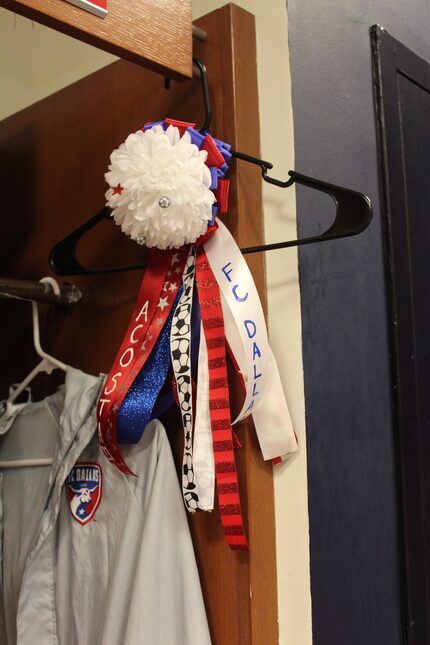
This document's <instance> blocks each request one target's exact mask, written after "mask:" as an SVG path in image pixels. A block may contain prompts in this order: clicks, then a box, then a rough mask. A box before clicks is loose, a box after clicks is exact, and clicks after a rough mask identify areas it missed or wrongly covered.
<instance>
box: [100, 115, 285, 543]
mask: <svg viewBox="0 0 430 645" xmlns="http://www.w3.org/2000/svg"><path fill="white" fill-rule="evenodd" d="M229 150H230V146H229V145H228V144H226V143H224V142H222V141H219V140H218V139H215V138H214V137H212V136H211V135H210V134H209V133H204V134H202V133H200V132H198V131H197V130H196V129H195V125H194V124H191V123H184V122H180V121H174V120H173V119H165V120H164V121H160V122H157V123H149V124H146V125H145V126H144V127H143V128H142V129H141V130H139V131H138V132H135V133H133V134H130V135H129V137H128V138H127V139H126V141H125V142H124V143H122V144H121V145H120V146H119V148H117V149H116V150H114V151H113V153H112V155H111V164H110V166H109V170H108V172H107V173H106V180H107V182H108V184H109V189H108V191H107V193H106V199H107V205H108V206H109V207H110V208H111V211H112V217H113V218H114V220H115V222H116V223H117V224H118V225H119V226H120V227H121V229H122V231H123V232H124V233H125V234H127V235H128V236H129V237H131V238H132V239H133V240H135V241H136V242H137V243H138V244H145V245H146V246H147V247H148V248H149V249H150V250H149V257H148V266H147V269H146V271H145V274H144V277H143V280H142V284H141V287H140V290H139V294H138V297H137V301H136V305H135V308H134V311H133V314H132V317H131V320H130V323H129V326H128V329H127V332H126V334H125V336H124V339H123V341H122V343H121V347H120V348H119V351H118V353H117V356H116V358H115V361H114V363H113V365H112V368H111V370H110V372H109V375H108V377H107V380H106V383H105V386H104V388H103V390H102V393H101V396H100V399H99V402H98V408H97V420H98V434H99V438H100V443H101V446H102V448H103V451H104V453H105V455H106V457H107V458H108V459H109V460H110V461H111V462H112V463H113V464H115V465H116V466H117V467H118V468H119V469H120V470H121V471H122V472H124V473H126V474H133V473H131V471H130V469H129V468H128V466H127V464H126V463H125V461H124V459H123V457H122V455H121V450H120V447H119V444H121V443H136V442H138V441H139V439H140V437H141V436H142V433H143V431H144V429H145V426H146V425H147V423H148V422H149V421H150V420H151V419H152V418H153V417H154V416H155V413H156V403H157V400H159V396H160V392H161V391H165V390H166V387H169V385H170V380H171V379H170V377H169V376H168V375H169V374H170V373H172V374H173V388H174V390H175V392H174V395H175V400H176V402H177V404H178V406H179V408H180V412H181V419H182V425H183V430H184V456H183V463H182V491H183V497H184V502H185V506H186V508H187V510H188V511H190V512H192V513H193V512H195V511H198V510H209V511H210V510H212V509H213V507H214V496H215V487H216V492H217V496H218V503H219V508H220V514H221V522H222V525H223V530H224V535H225V539H226V541H227V543H228V544H229V546H230V547H231V548H235V549H247V548H248V545H247V540H246V536H245V531H244V527H243V518H242V512H241V508H240V499H239V488H238V481H237V471H236V465H235V455H234V451H235V447H236V445H237V439H236V437H235V434H234V431H233V429H232V423H233V424H235V423H237V422H238V421H240V420H242V419H245V418H246V417H247V416H248V415H252V417H253V421H254V425H255V428H256V432H257V436H258V440H259V443H260V447H261V451H262V454H263V457H264V459H266V460H267V459H272V460H274V461H279V460H281V459H282V460H283V459H285V458H286V456H287V455H288V454H290V453H291V452H294V451H295V450H296V449H297V440H296V436H295V433H294V430H293V427H292V423H291V418H290V414H289V411H288V407H287V404H286V401H285V397H284V393H283V390H282V385H281V381H280V377H279V372H278V368H277V365H276V361H275V359H274V356H273V353H272V351H271V349H270V346H269V343H268V337H267V328H266V323H265V319H264V315H263V310H262V307H261V303H260V300H259V297H258V293H257V289H256V287H255V284H254V281H253V278H252V275H251V273H250V271H249V269H248V266H247V264H246V262H245V260H244V258H243V256H242V254H241V252H240V249H239V248H238V246H237V245H236V242H235V241H234V239H233V237H232V236H231V234H230V233H229V231H228V229H227V228H226V227H225V226H224V224H223V223H222V222H220V221H219V220H217V215H218V214H219V213H226V212H227V205H228V191H229V181H228V180H227V179H225V175H226V172H227V171H228V162H229V161H230V158H231V154H230V151H229ZM227 349H228V351H229V353H230V355H231V357H232V359H233V364H234V366H235V368H236V370H237V372H238V375H239V377H240V380H241V382H242V384H243V386H244V391H245V397H244V402H243V405H242V408H241V410H240V413H239V415H238V416H237V418H236V419H235V420H234V421H233V422H232V420H231V416H230V394H229V384H228V379H227V364H226V350H227ZM196 350H197V351H196ZM194 356H196V357H197V361H195V360H194V359H193V357H194ZM193 360H194V363H195V362H197V363H198V367H197V386H196V388H195V384H194V382H193V377H192V374H193V366H194V365H193ZM194 410H195V411H196V414H194ZM215 482H216V484H215Z"/></svg>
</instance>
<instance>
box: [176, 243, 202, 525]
mask: <svg viewBox="0 0 430 645" xmlns="http://www.w3.org/2000/svg"><path fill="white" fill-rule="evenodd" d="M195 265H196V256H195V251H194V247H191V250H190V253H189V254H188V258H187V262H186V265H185V271H184V274H183V276H182V282H183V293H182V296H181V298H180V300H179V302H178V306H177V307H176V310H175V313H174V316H173V322H172V329H171V333H170V352H171V357H172V367H173V374H174V376H175V381H176V390H177V394H178V402H179V408H180V411H181V419H182V426H183V429H184V454H183V460H182V495H183V498H184V502H185V506H186V507H187V510H188V511H189V512H190V513H195V512H196V510H197V509H198V508H199V496H198V492H197V486H196V481H195V477H194V466H193V391H192V383H191V308H192V303H193V288H194V272H195Z"/></svg>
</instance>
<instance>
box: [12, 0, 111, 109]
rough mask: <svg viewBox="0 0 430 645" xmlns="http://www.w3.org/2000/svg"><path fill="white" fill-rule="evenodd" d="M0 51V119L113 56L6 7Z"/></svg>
mask: <svg viewBox="0 0 430 645" xmlns="http://www.w3.org/2000/svg"><path fill="white" fill-rule="evenodd" d="M0 54H1V55H0V79H1V92H0V119H4V118H6V117H7V116H9V115H11V114H14V113H15V112H18V111H19V110H22V109H23V108H25V107H27V106H29V105H32V104H33V103H35V102H36V101H39V100H40V99H43V98H44V97H45V96H49V94H52V93H53V92H56V91H58V90H60V89H62V88H63V87H66V86H67V85H70V83H73V82H74V81H77V80H78V79H80V78H82V77H83V76H87V75H88V74H91V73H92V72H95V71H96V70H97V69H99V68H100V67H103V66H104V65H108V64H109V63H111V62H112V61H114V60H115V57H114V56H111V55H110V54H106V53H105V52H102V51H101V50H100V49H96V48H95V47H90V46H89V45H85V44H84V43H81V42H79V41H78V40H75V39H74V38H69V37H68V36H64V35H63V34H60V33H59V32H57V31H54V30H52V29H49V28H48V27H44V26H43V25H39V24H38V23H35V22H32V21H31V20H27V18H22V17H21V16H18V15H16V14H14V13H12V12H11V11H8V10H7V9H0Z"/></svg>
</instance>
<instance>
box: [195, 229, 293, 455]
mask: <svg viewBox="0 0 430 645" xmlns="http://www.w3.org/2000/svg"><path fill="white" fill-rule="evenodd" d="M204 248H205V252H206V255H207V258H208V260H209V262H210V265H211V267H212V271H213V273H214V275H215V277H216V279H217V282H218V284H219V287H220V290H221V294H222V296H223V297H222V306H223V315H224V327H225V335H226V338H227V341H228V343H229V345H230V348H231V350H232V352H233V354H234V356H235V359H236V361H237V364H238V366H239V369H240V371H241V373H242V375H243V378H244V381H245V388H246V394H245V401H244V403H243V406H242V409H241V411H240V413H239V415H238V416H237V418H236V419H235V421H234V422H233V423H237V422H238V421H240V420H241V419H244V418H245V417H247V416H248V415H249V414H252V415H253V419H254V424H255V429H256V432H257V435H258V440H259V443H260V448H261V451H262V453H263V458H264V459H266V460H267V459H274V458H275V457H279V456H283V455H285V454H287V453H290V452H293V451H294V450H297V440H296V437H295V434H294V430H293V426H292V423H291V417H290V413H289V410H288V407H287V403H286V401H285V396H284V392H283V389H282V385H281V380H280V377H279V371H278V366H277V364H276V361H275V358H274V356H273V353H272V350H271V349H270V346H269V341H268V336H267V328H266V321H265V319H264V313H263V309H262V307H261V302H260V298H259V296H258V292H257V288H256V286H255V283H254V280H253V278H252V275H251V272H250V270H249V268H248V265H247V264H246V262H245V260H244V258H243V255H242V253H241V252H240V249H239V248H238V246H237V244H236V242H235V241H234V238H233V237H232V235H231V233H230V232H229V231H228V229H227V228H226V226H224V224H223V223H222V222H220V221H218V230H217V232H216V233H215V234H214V235H212V237H211V238H210V239H209V240H208V241H207V242H206V243H205V244H204Z"/></svg>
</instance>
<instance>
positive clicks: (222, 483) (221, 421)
mask: <svg viewBox="0 0 430 645" xmlns="http://www.w3.org/2000/svg"><path fill="white" fill-rule="evenodd" d="M196 280H197V291H198V295H199V301H200V311H201V315H202V322H203V329H204V333H205V338H206V345H207V349H208V366H209V410H210V418H211V427H212V439H213V450H214V458H215V473H216V485H217V493H218V502H219V509H220V514H221V523H222V526H223V530H224V537H225V539H226V541H227V543H228V545H229V546H230V547H231V548H232V549H245V550H247V549H248V544H247V541H246V536H245V530H244V526H243V519H242V511H241V508H240V499H239V486H238V480H237V471H236V463H235V458H234V444H233V435H232V428H231V417H230V397H229V391H228V379H227V365H226V354H225V335H224V321H223V316H222V308H221V298H220V293H219V288H218V284H217V281H216V279H215V276H214V274H213V273H212V269H211V266H210V264H209V262H208V260H207V257H206V254H205V251H204V249H200V250H199V252H198V255H197V261H196Z"/></svg>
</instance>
